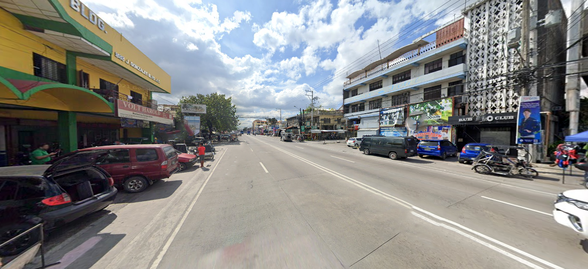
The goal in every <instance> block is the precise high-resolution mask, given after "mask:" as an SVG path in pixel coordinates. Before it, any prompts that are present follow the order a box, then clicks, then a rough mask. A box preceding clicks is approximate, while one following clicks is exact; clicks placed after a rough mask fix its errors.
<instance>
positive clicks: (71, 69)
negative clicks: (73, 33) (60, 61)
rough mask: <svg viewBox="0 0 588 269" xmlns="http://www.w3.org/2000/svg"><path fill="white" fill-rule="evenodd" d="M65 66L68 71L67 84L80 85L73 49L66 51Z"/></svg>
mask: <svg viewBox="0 0 588 269" xmlns="http://www.w3.org/2000/svg"><path fill="white" fill-rule="evenodd" d="M65 64H66V65H65V66H66V72H67V84H69V85H76V86H77V85H78V71H77V63H76V55H75V53H74V52H72V51H67V52H66V53H65Z"/></svg>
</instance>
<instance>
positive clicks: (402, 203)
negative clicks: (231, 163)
mask: <svg viewBox="0 0 588 269" xmlns="http://www.w3.org/2000/svg"><path fill="white" fill-rule="evenodd" d="M261 143H265V142H261ZM265 144H266V145H268V146H270V147H273V148H275V149H276V150H279V151H281V152H283V153H285V154H287V155H290V156H292V157H293V158H295V159H298V160H300V161H302V162H304V163H307V164H309V165H311V166H314V167H316V168H318V169H320V170H323V171H325V172H327V173H329V174H331V175H333V176H335V177H338V178H340V179H343V180H345V181H347V182H349V183H352V184H354V185H356V186H358V187H360V188H362V189H364V190H367V191H369V192H371V193H374V194H376V195H379V196H381V197H383V198H386V199H388V200H391V201H394V202H396V203H398V204H400V205H402V206H404V207H406V208H409V209H411V208H412V209H414V210H416V211H419V212H421V213H423V214H426V215H428V216H430V217H433V218H435V219H437V220H440V221H443V222H446V223H448V224H451V225H453V226H454V227H456V228H459V229H461V230H463V231H466V232H468V233H470V234H473V235H475V236H478V237H481V238H483V239H485V240H487V241H490V242H492V243H494V244H497V245H499V246H501V247H503V248H506V249H509V250H511V251H513V252H516V253H518V254H519V255H522V256H525V257H527V258H529V259H532V260H534V261H537V262H539V263H542V264H543V265H546V266H548V267H550V268H554V269H563V268H562V267H560V266H558V265H555V264H553V263H550V262H548V261H546V260H543V259H541V258H539V257H537V256H534V255H532V254H530V253H527V252H525V251H523V250H520V249H518V248H515V247H513V246H511V245H508V244H506V243H503V242H501V241H499V240H497V239H494V238H492V237H490V236H487V235H485V234H482V233H480V232H477V231H474V230H472V229H470V228H468V227H465V226H463V225H461V224H458V223H456V222H454V221H451V220H448V219H445V218H442V217H440V216H438V215H435V214H433V213H431V212H429V211H426V210H424V209H421V208H419V207H417V206H414V205H412V204H410V203H408V202H406V201H404V200H402V199H400V198H397V197H395V196H392V195H390V194H388V193H386V192H383V191H381V190H379V189H376V188H374V187H372V186H370V185H367V184H365V183H362V182H359V181H357V180H355V179H352V178H350V177H348V176H345V175H342V174H339V173H337V172H335V171H333V170H330V169H328V168H326V167H324V166H321V165H318V164H315V163H313V162H311V161H309V160H306V159H304V158H302V157H300V156H297V155H295V154H293V153H290V152H288V151H286V150H283V149H281V148H278V147H275V146H273V145H270V144H268V143H265ZM448 227H449V226H448ZM456 228H453V229H456ZM463 231H462V233H464V232H463ZM462 233H460V234H462ZM467 238H470V239H471V238H475V237H473V236H472V235H470V236H469V237H467ZM474 241H475V242H480V241H481V240H480V239H478V240H474ZM481 242H483V241H481ZM492 249H493V250H496V249H499V248H497V247H494V248H492ZM499 253H501V254H502V252H499ZM506 256H507V257H509V258H515V257H517V256H514V255H512V253H511V255H506ZM515 260H516V261H519V262H520V261H521V260H520V259H515ZM524 264H527V263H524ZM535 266H536V265H535ZM534 268H541V267H534Z"/></svg>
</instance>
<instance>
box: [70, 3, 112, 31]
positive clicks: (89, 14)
mask: <svg viewBox="0 0 588 269" xmlns="http://www.w3.org/2000/svg"><path fill="white" fill-rule="evenodd" d="M69 6H70V7H71V8H72V9H73V10H75V11H77V12H79V13H80V14H82V17H84V18H86V20H88V21H90V22H91V23H92V24H94V25H96V26H98V29H100V30H102V31H103V32H104V33H106V27H105V24H104V21H103V20H102V19H101V18H100V17H98V15H96V13H94V11H92V10H90V9H89V8H88V7H87V6H85V5H84V4H82V3H81V2H80V0H71V1H70V2H69Z"/></svg>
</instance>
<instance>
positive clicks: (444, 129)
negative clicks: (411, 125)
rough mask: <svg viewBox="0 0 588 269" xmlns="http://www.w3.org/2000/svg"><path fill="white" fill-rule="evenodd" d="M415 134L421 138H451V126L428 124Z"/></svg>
mask: <svg viewBox="0 0 588 269" xmlns="http://www.w3.org/2000/svg"><path fill="white" fill-rule="evenodd" d="M413 135H414V136H415V137H416V138H418V139H419V140H445V139H446V140H451V126H427V127H424V128H422V129H421V130H420V131H419V130H417V131H416V132H414V134H413Z"/></svg>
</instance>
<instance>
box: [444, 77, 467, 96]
mask: <svg viewBox="0 0 588 269" xmlns="http://www.w3.org/2000/svg"><path fill="white" fill-rule="evenodd" d="M462 94H463V82H462V81H461V80H458V81H454V82H449V87H448V88H447V96H456V95H462Z"/></svg>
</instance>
